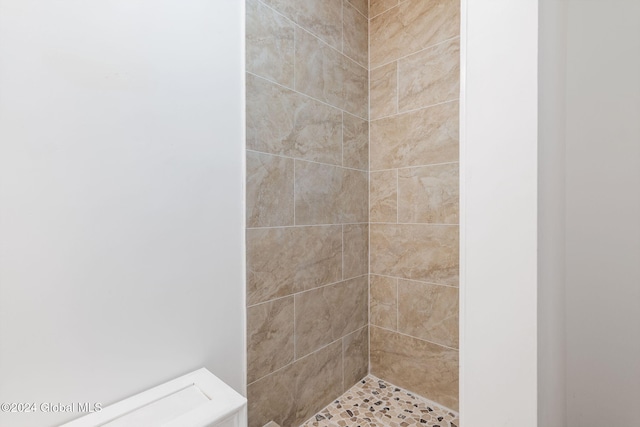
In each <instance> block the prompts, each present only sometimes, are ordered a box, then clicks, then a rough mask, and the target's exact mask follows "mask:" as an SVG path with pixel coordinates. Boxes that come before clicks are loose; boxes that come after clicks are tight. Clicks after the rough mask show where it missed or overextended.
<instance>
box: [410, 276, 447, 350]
mask: <svg viewBox="0 0 640 427" xmlns="http://www.w3.org/2000/svg"><path fill="white" fill-rule="evenodd" d="M398 331H399V332H402V333H403V334H407V335H411V336H414V337H417V338H422V339H424V340H427V341H431V342H434V343H436V344H442V345H445V346H447V347H453V348H458V288H452V287H448V286H440V285H431V284H428V283H419V282H414V281H408V280H402V279H400V280H398Z"/></svg>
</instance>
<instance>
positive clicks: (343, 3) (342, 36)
mask: <svg viewBox="0 0 640 427" xmlns="http://www.w3.org/2000/svg"><path fill="white" fill-rule="evenodd" d="M346 2H347V0H342V5H341V7H340V36H341V37H340V39H341V40H342V46H341V51H340V52H341V53H342V54H343V55H345V56H346V54H345V53H344V8H345V3H346ZM343 382H344V381H343Z"/></svg>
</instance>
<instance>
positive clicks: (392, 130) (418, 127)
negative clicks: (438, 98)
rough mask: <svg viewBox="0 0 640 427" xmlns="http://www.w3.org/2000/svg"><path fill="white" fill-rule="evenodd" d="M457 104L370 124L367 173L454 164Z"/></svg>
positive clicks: (456, 141) (443, 105)
mask: <svg viewBox="0 0 640 427" xmlns="http://www.w3.org/2000/svg"><path fill="white" fill-rule="evenodd" d="M458 128H459V125H458V103H457V102H448V103H446V104H441V105H436V106H433V107H429V108H425V109H422V110H419V111H413V112H410V113H404V114H399V115H397V116H393V117H387V118H384V119H380V120H374V121H372V122H371V140H370V142H369V144H370V150H371V151H370V155H371V170H372V171H375V170H379V169H393V168H398V167H407V166H423V165H428V164H433V163H446V162H457V161H458V157H459V154H458V153H459V150H458V139H459V129H458Z"/></svg>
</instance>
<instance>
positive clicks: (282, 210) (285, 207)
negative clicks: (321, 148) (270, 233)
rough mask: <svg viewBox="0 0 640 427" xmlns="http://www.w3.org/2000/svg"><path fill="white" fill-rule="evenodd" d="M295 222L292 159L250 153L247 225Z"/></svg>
mask: <svg viewBox="0 0 640 427" xmlns="http://www.w3.org/2000/svg"><path fill="white" fill-rule="evenodd" d="M278 225H293V159H286V158H283V157H276V156H270V155H268V154H261V153H254V152H250V151H249V152H247V227H273V226H278Z"/></svg>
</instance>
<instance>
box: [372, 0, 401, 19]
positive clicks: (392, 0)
mask: <svg viewBox="0 0 640 427" xmlns="http://www.w3.org/2000/svg"><path fill="white" fill-rule="evenodd" d="M370 3H371V4H370V5H369V17H370V18H373V17H374V16H376V15H379V14H381V13H383V12H386V11H387V10H389V9H391V8H392V7H394V6H396V5H397V4H398V0H370Z"/></svg>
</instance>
